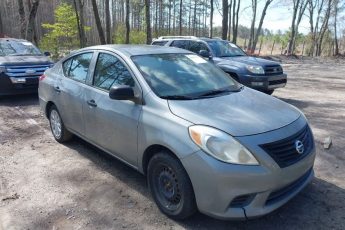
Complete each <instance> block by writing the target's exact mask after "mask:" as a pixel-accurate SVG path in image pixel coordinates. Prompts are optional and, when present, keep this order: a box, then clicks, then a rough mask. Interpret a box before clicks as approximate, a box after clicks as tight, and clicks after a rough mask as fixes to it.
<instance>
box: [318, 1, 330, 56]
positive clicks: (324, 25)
mask: <svg viewBox="0 0 345 230" xmlns="http://www.w3.org/2000/svg"><path fill="white" fill-rule="evenodd" d="M331 9H332V0H328V1H327V8H326V11H325V15H324V18H323V22H322V25H321V28H320V33H319V36H318V39H317V41H316V51H315V56H320V55H321V52H322V49H321V48H322V42H323V38H324V36H325V33H326V31H327V30H328V21H329V17H330V15H331Z"/></svg>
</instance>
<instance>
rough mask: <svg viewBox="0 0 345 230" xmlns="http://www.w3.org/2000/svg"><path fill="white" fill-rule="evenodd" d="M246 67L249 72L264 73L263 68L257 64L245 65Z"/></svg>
mask: <svg viewBox="0 0 345 230" xmlns="http://www.w3.org/2000/svg"><path fill="white" fill-rule="evenodd" d="M246 67H247V70H248V71H249V72H251V73H255V74H265V70H264V68H262V67H261V66H258V65H247V66H246Z"/></svg>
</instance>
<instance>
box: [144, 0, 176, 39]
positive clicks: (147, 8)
mask: <svg viewBox="0 0 345 230" xmlns="http://www.w3.org/2000/svg"><path fill="white" fill-rule="evenodd" d="M145 17H146V19H145V20H146V44H151V42H152V31H151V18H150V0H145ZM169 21H170V20H169Z"/></svg>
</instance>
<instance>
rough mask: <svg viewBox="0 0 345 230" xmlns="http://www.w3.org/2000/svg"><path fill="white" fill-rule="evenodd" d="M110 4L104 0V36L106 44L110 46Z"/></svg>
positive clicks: (107, 0)
mask: <svg viewBox="0 0 345 230" xmlns="http://www.w3.org/2000/svg"><path fill="white" fill-rule="evenodd" d="M109 4H110V2H109V0H105V34H106V42H107V43H108V44H111V27H110V26H111V24H110V5H109Z"/></svg>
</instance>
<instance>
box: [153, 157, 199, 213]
mask: <svg viewBox="0 0 345 230" xmlns="http://www.w3.org/2000/svg"><path fill="white" fill-rule="evenodd" d="M147 179H148V184H149V188H150V191H151V193H152V196H153V198H154V200H155V202H156V203H157V206H158V207H159V209H160V210H161V211H162V212H163V213H164V214H166V215H168V216H169V217H171V218H174V219H185V218H187V217H189V216H191V215H192V214H193V213H194V212H195V211H196V204H195V198H194V191H193V187H192V184H191V182H190V179H189V177H188V174H187V172H186V171H185V170H184V168H183V166H182V164H181V163H180V162H179V161H178V159H176V158H175V157H173V156H171V155H170V154H168V153H158V154H156V155H154V156H153V157H152V159H151V160H150V162H149V165H148V173H147Z"/></svg>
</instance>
